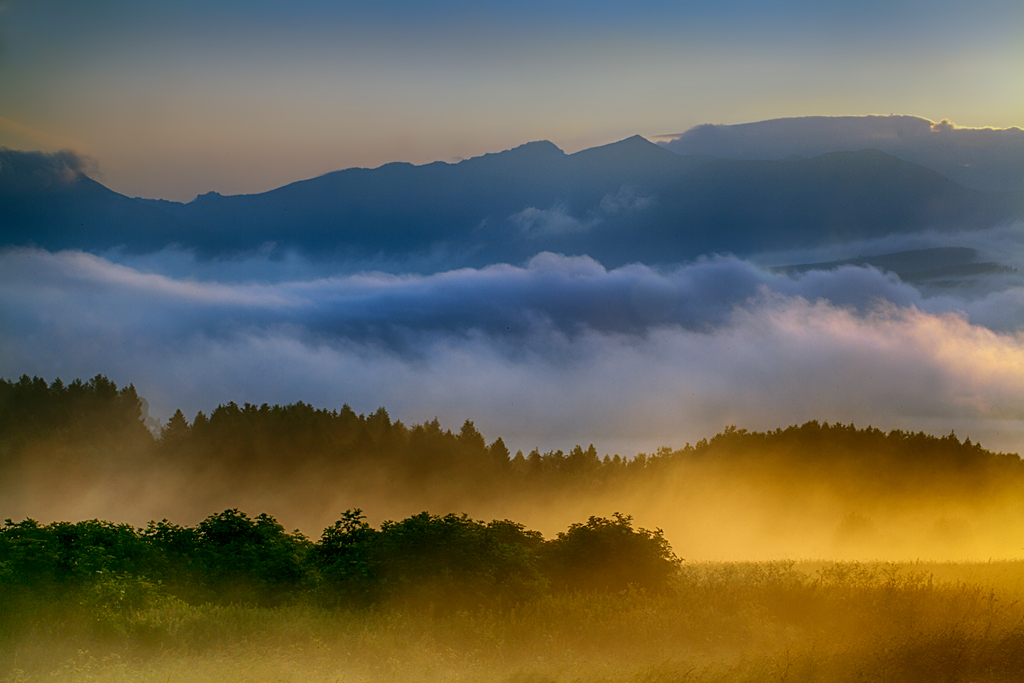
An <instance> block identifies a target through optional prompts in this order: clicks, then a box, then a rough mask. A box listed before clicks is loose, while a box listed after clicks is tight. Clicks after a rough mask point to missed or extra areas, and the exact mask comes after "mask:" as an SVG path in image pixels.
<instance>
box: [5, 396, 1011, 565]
mask: <svg viewBox="0 0 1024 683" xmlns="http://www.w3.org/2000/svg"><path fill="white" fill-rule="evenodd" d="M143 407H144V399H142V398H141V397H140V396H139V395H138V394H137V392H136V391H135V389H134V387H133V386H131V385H129V386H127V387H120V388H119V387H118V386H117V385H116V384H114V383H113V382H111V381H110V380H109V379H107V378H106V377H103V376H96V377H93V378H92V379H90V380H88V381H81V380H77V379H76V380H74V381H71V382H69V383H67V384H65V383H63V382H62V381H61V380H59V379H55V380H53V381H49V382H47V381H46V380H44V379H42V378H39V377H32V378H30V377H27V376H26V377H22V378H20V379H18V380H14V381H11V380H0V497H2V498H0V499H2V500H3V501H4V510H3V511H2V513H3V516H5V517H11V518H12V519H26V518H32V519H40V520H44V521H61V520H67V519H79V520H81V519H117V520H120V521H124V522H130V523H133V524H135V525H136V526H145V525H146V523H147V522H149V521H150V520H154V519H163V518H167V519H174V520H176V521H178V522H188V523H191V524H193V525H194V524H198V523H199V522H200V521H201V520H204V519H206V518H208V517H209V515H211V514H214V513H216V512H218V511H221V510H230V509H238V510H258V511H263V512H266V513H268V514H274V515H275V516H276V517H277V518H278V519H280V520H281V524H283V525H284V526H286V527H288V528H296V527H298V528H300V529H302V530H303V531H304V533H306V534H308V535H311V536H314V537H315V536H316V534H318V533H319V532H320V530H321V529H323V528H324V527H325V526H328V525H331V524H333V523H334V522H335V521H336V520H337V519H338V515H339V514H340V513H341V511H343V510H352V509H357V508H359V509H362V510H364V511H366V515H367V521H368V522H369V523H371V524H373V525H375V526H379V525H380V524H382V523H383V522H385V521H387V520H393V519H405V518H411V517H412V516H413V515H416V514H418V513H420V512H423V511H424V510H427V511H430V512H431V513H433V514H439V515H441V516H445V515H448V514H456V515H461V514H463V513H466V514H468V515H470V516H471V517H472V518H474V519H515V520H516V521H518V522H520V523H522V524H524V525H525V526H526V527H529V528H531V529H537V530H539V531H540V532H542V533H543V534H545V535H547V536H554V535H555V534H557V533H558V532H559V531H563V530H564V529H565V528H566V527H568V526H569V525H570V524H574V523H578V522H580V521H581V520H586V519H588V518H590V517H591V516H596V517H601V518H609V519H611V518H612V516H613V514H614V513H616V512H623V513H629V514H632V515H633V516H634V518H635V519H636V521H637V523H638V524H639V525H640V526H642V527H646V528H661V529H663V530H664V533H665V537H666V538H667V539H668V540H669V541H670V542H671V543H672V545H673V546H675V547H677V548H680V549H681V554H682V555H684V556H686V557H691V558H695V559H713V558H715V559H760V558H766V559H767V558H773V557H780V556H789V557H794V556H800V557H831V558H833V559H835V558H849V559H861V558H868V557H870V558H874V559H896V560H898V559H906V558H908V557H911V558H916V557H929V558H933V559H988V558H992V557H995V558H999V557H1013V556H1015V554H1016V553H1017V551H1018V549H1019V548H1020V547H1021V540H1020V539H1021V538H1022V533H1024V527H1022V526H1021V520H1022V519H1024V509H1022V506H1024V464H1022V461H1021V459H1020V458H1019V457H1018V456H1017V455H1016V454H1013V453H997V452H992V451H989V450H987V449H985V448H983V447H982V446H981V445H980V444H978V443H974V442H972V441H971V439H970V438H969V437H968V438H963V439H961V438H960V437H958V436H957V435H955V434H953V433H950V434H948V435H946V436H941V437H939V436H934V435H930V434H925V433H922V432H906V431H901V430H891V431H888V432H883V431H882V430H880V429H877V428H873V427H855V426H854V425H852V424H850V425H846V424H840V423H832V424H829V423H827V422H818V421H809V422H806V423H804V424H802V425H793V426H789V427H786V428H778V429H775V430H772V431H765V432H759V431H748V430H745V429H740V428H736V427H726V428H725V429H723V430H722V431H720V432H719V433H718V434H715V435H714V436H712V437H711V438H709V439H700V440H699V441H697V442H696V443H694V444H689V443H687V444H685V445H684V446H683V447H682V448H670V447H663V448H660V449H658V450H657V451H656V452H654V453H649V454H648V453H638V454H635V455H632V456H631V457H622V456H620V455H619V454H599V453H598V452H597V450H596V448H595V447H594V446H593V445H588V446H586V447H584V446H582V445H577V446H575V447H574V448H572V449H570V450H569V452H567V453H566V452H563V451H561V450H549V451H546V452H542V451H541V450H540V449H539V448H536V449H533V450H531V451H530V452H529V453H525V454H524V453H523V452H522V451H518V452H516V453H514V454H513V453H510V452H509V449H508V448H507V447H506V445H505V443H504V441H503V440H502V439H501V438H500V437H497V438H494V439H493V440H490V441H488V439H486V438H485V437H484V436H483V435H482V434H481V433H480V431H479V430H478V429H477V428H476V427H475V426H474V424H473V422H472V421H471V420H468V419H467V420H466V421H465V422H464V423H463V424H462V426H461V428H460V429H459V430H458V431H453V430H451V429H446V428H444V427H442V425H441V424H440V423H439V422H438V420H437V419H434V420H432V421H429V422H425V423H423V424H413V425H406V424H404V423H403V422H402V421H401V420H395V419H392V417H391V416H390V415H389V414H388V412H387V410H386V409H385V408H383V407H382V408H379V409H377V410H376V411H375V412H373V413H369V414H357V413H356V412H354V411H353V410H352V409H351V408H350V407H349V406H348V405H343V406H342V407H341V408H339V409H324V408H314V407H313V406H310V405H308V404H306V403H302V402H299V403H294V404H290V405H285V406H281V405H274V406H270V405H266V404H264V405H261V406H256V405H252V404H243V405H241V406H240V405H237V404H236V403H234V402H229V403H227V404H225V405H219V406H217V407H216V408H215V409H213V410H212V411H211V412H210V414H209V415H206V414H205V413H203V412H199V413H198V414H197V415H195V416H194V417H193V418H192V419H191V420H189V419H188V418H186V416H185V415H184V414H183V413H182V412H181V411H180V410H179V411H177V412H175V413H174V414H173V415H172V416H171V417H170V418H169V419H168V420H167V422H166V424H164V425H163V426H162V427H160V428H159V429H158V430H154V431H151V430H150V429H149V428H147V426H146V423H145V413H144V410H143Z"/></svg>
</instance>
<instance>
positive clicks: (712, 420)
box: [0, 250, 1024, 454]
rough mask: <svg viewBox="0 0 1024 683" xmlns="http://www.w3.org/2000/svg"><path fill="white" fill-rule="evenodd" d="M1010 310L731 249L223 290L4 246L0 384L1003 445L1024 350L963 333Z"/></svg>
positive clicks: (515, 420)
mask: <svg viewBox="0 0 1024 683" xmlns="http://www.w3.org/2000/svg"><path fill="white" fill-rule="evenodd" d="M1011 303H1012V304H1013V305H1014V306H1016V312H1015V313H1014V314H1013V315H1018V316H1021V320H1022V322H1024V289H1020V288H1011V289H1007V290H1004V291H1001V292H993V293H991V294H989V295H988V296H986V297H982V298H980V299H977V300H973V301H966V300H960V299H956V298H953V297H949V296H946V297H932V298H928V297H924V296H922V295H921V294H920V292H918V291H917V290H916V289H914V288H913V287H911V286H909V285H907V284H905V283H902V282H900V281H899V280H898V279H896V278H895V277H894V276H891V275H884V274H882V273H879V272H878V271H876V270H874V269H869V268H852V267H846V268H842V269H839V270H837V271H835V272H832V273H820V272H819V273H809V274H805V275H803V276H800V277H787V276H784V275H780V274H776V273H771V272H767V271H764V270H761V269H759V268H757V267H756V266H754V265H752V264H750V263H747V262H744V261H740V260H737V259H732V258H721V259H708V260H703V261H699V262H696V263H693V264H689V265H686V266H681V267H679V268H677V269H674V270H670V271H664V272H663V271H657V270H654V269H651V268H648V267H646V266H641V265H633V266H628V267H624V268H618V269H614V270H607V269H605V268H603V267H602V266H601V265H600V264H599V263H597V262H596V261H594V260H592V259H589V258H586V257H577V258H566V257H562V256H558V255H554V254H542V255H538V256H537V257H536V258H534V259H533V260H531V261H530V262H529V263H528V264H527V265H526V266H522V267H518V266H511V265H496V266H491V267H488V268H483V269H479V270H473V269H465V270H459V271H452V272H448V273H441V274H438V275H432V276H418V275H407V276H396V275H386V274H374V273H366V274H361V275H357V276H344V277H334V278H314V279H309V280H302V281H294V282H285V283H279V284H274V285H251V284H230V285H229V284H223V283H218V282H196V281H185V280H179V279H175V278H170V277H167V276H163V275H154V274H142V273H139V272H138V271H136V270H134V269H132V268H128V267H126V266H122V265H118V264H114V263H111V262H109V261H106V260H105V259H101V258H97V257H94V256H88V255H83V254H81V253H78V252H61V253H54V254H51V253H47V252H41V251H29V250H15V251H7V252H3V253H2V254H0V375H3V376H5V377H14V376H18V375H20V374H22V373H28V374H39V375H42V376H44V377H46V378H48V379H52V378H54V377H56V376H60V377H62V378H63V379H65V380H67V379H70V378H73V377H89V376H92V375H95V374H97V373H103V374H107V375H108V376H110V377H111V378H112V379H114V380H115V381H117V382H118V383H121V384H124V383H127V382H134V383H135V385H136V387H138V388H139V390H140V392H141V393H142V395H143V396H146V397H147V398H148V399H149V400H150V404H151V406H152V411H153V413H154V414H156V415H158V416H161V417H164V418H166V417H167V416H168V415H169V414H170V413H171V412H173V410H174V409H175V408H177V407H181V408H183V409H185V410H186V411H187V412H189V413H190V414H194V412H195V411H197V410H200V409H203V410H207V411H208V410H210V409H211V408H213V407H215V406H216V405H217V404H218V403H220V402H226V401H229V400H234V401H239V402H242V401H251V402H255V403H262V402H270V403H275V402H278V403H283V402H293V401H298V400H304V401H309V402H312V403H314V404H315V405H319V406H326V407H337V406H340V405H341V404H342V403H345V402H348V403H350V404H352V405H353V406H354V407H355V408H356V409H357V410H360V411H369V410H373V409H375V408H376V407H377V406H379V405H384V406H387V407H388V409H389V410H390V411H391V412H392V414H393V415H394V416H396V417H400V418H401V419H403V420H405V421H407V422H419V421H423V420H428V419H432V418H433V417H434V416H438V417H440V418H441V420H442V422H444V423H445V424H447V425H454V426H457V425H458V424H459V423H461V421H462V420H464V419H466V418H469V419H473V420H474V421H476V423H477V425H478V426H480V427H481V429H482V430H483V431H484V433H485V434H486V435H488V436H489V437H492V438H493V437H495V436H498V435H501V436H503V437H505V438H506V440H507V441H508V442H509V443H510V444H512V445H513V446H516V447H521V448H531V447H533V446H534V445H538V446H541V447H542V448H548V447H551V448H556V447H563V448H564V447H568V446H571V445H572V444H573V443H575V442H577V441H579V442H587V443H589V442H591V441H593V442H595V444H596V445H597V446H598V448H599V449H602V450H607V451H620V452H623V453H626V454H631V452H633V451H635V450H650V449H652V448H654V447H655V446H657V445H663V444H675V445H681V443H682V442H683V441H685V440H691V441H693V440H695V439H697V438H700V437H701V436H706V435H709V434H711V433H714V432H715V431H717V430H719V429H720V428H721V427H723V426H725V425H727V424H733V423H735V424H738V425H740V426H745V427H749V428H774V427H776V426H781V425H786V424H790V423H794V422H802V421H804V420H808V419H823V420H829V421H837V420H838V421H844V422H849V421H855V422H856V423H857V424H858V425H862V426H863V425H867V424H868V423H872V424H875V425H876V426H881V427H884V428H895V427H900V428H909V429H926V430H929V431H933V432H942V433H947V432H948V431H949V430H950V429H952V428H955V429H956V431H957V433H958V434H960V435H962V436H963V435H970V436H972V438H975V439H980V440H981V441H982V443H983V444H985V445H986V446H990V447H995V448H1001V449H1013V450H1016V449H1019V448H1020V447H1021V445H1020V438H1021V435H1022V433H1024V408H1022V406H1024V338H1022V336H1021V335H1020V333H1018V332H1015V331H1009V332H1007V331H1004V332H996V331H993V330H992V329H989V328H987V327H983V326H981V325H979V324H977V323H976V322H975V321H974V318H975V317H977V318H978V319H984V318H985V317H986V316H989V317H998V315H999V311H1000V310H1001V309H1004V308H1005V307H1006V306H1008V305H1010V304H1011ZM1003 327H1004V328H1005V327H1006V326H1005V324H1004V325H1003Z"/></svg>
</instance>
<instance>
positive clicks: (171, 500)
mask: <svg viewBox="0 0 1024 683" xmlns="http://www.w3.org/2000/svg"><path fill="white" fill-rule="evenodd" d="M0 390H2V392H0V393H2V394H3V396H2V397H5V399H4V401H3V402H2V405H3V406H6V407H5V410H4V411H2V412H0V417H2V418H3V420H2V427H3V429H2V430H0V437H2V438H0V456H2V458H0V473H2V474H3V475H4V476H3V479H2V480H0V493H3V495H4V498H3V500H5V501H6V502H5V506H6V510H7V511H14V510H21V511H29V512H31V511H33V510H38V511H41V512H42V513H43V514H39V515H38V518H40V519H42V520H43V521H36V520H35V519H33V518H32V516H31V515H28V514H26V515H23V516H22V517H21V519H20V521H16V520H13V519H8V520H7V521H6V522H5V523H4V524H3V525H2V526H0V680H3V681H46V680H59V681H154V682H160V683H166V682H169V681H252V682H254V683H255V682H263V681H267V682H269V681H296V682H304V681H366V682H367V683H370V682H377V681H423V682H424V683H432V682H435V681H436V682H443V681H467V682H476V681H479V682H481V683H482V682H491V681H499V682H503V681H507V682H509V683H542V682H556V681H557V682H562V681H565V682H571V681H580V682H584V681H585V682H591V681H594V682H604V681H606V682H608V683H614V682H618V681H622V682H626V681H638V682H640V681H642V682H658V681H666V682H669V681H723V682H724V681H730V682H731V681H827V682H832V681H839V682H843V681H850V682H854V681H856V682H858V683H862V682H866V681H872V682H874V681H878V682H880V683H881V682H887V681H892V682H914V681H922V682H925V681H927V682H929V683H931V682H934V681H963V682H965V683H966V682H974V683H977V682H981V681H1019V680H1020V679H1021V674H1022V672H1024V561H1022V560H1019V559H1016V558H1019V557H1021V553H1022V551H1024V543H1022V542H1021V538H1022V535H1021V521H1020V520H1021V519H1022V517H1021V509H1022V504H1021V500H1024V499H1022V498H1021V495H1020V493H1021V491H1022V490H1024V466H1022V465H1021V460H1020V458H1019V457H1018V456H1017V455H1016V454H1012V453H1011V454H1007V453H995V452H992V451H988V450H986V449H984V448H982V447H981V446H980V445H978V444H977V443H974V442H972V441H971V440H970V439H967V438H965V439H961V438H959V437H957V436H956V435H955V434H949V435H948V436H944V437H936V436H931V435H926V434H923V433H909V432H901V431H898V430H894V431H891V432H888V433H883V432H881V431H880V430H877V429H873V428H870V427H868V428H862V429H861V428H856V427H854V426H853V425H849V426H846V425H841V424H840V425H829V424H827V423H818V422H808V423H806V424H804V425H801V426H792V427H789V428H786V429H778V430H774V431H771V432H748V431H746V430H743V429H736V428H732V427H730V428H728V429H726V430H724V431H723V432H721V433H719V434H717V435H715V436H714V437H712V438H711V439H710V440H707V439H702V440H701V441H699V442H698V443H697V444H695V445H693V446H690V445H689V444H687V445H686V446H685V447H684V448H682V449H677V450H674V451H673V450H671V449H667V448H666V449H661V450H659V451H658V452H657V453H655V454H653V455H645V454H639V455H636V456H635V457H632V458H628V459H625V458H621V457H619V456H618V455H615V456H607V455H606V456H604V457H600V456H599V455H598V454H597V452H596V450H595V449H594V448H593V447H592V446H591V447H589V448H586V449H584V448H582V447H580V446H577V447H576V448H574V449H572V451H571V452H569V453H563V452H561V451H553V452H548V453H540V452H538V451H534V452H531V453H529V454H523V453H516V454H515V455H513V454H511V453H510V452H509V451H508V449H507V448H506V447H505V446H504V444H503V442H502V441H501V439H500V438H499V439H496V440H495V441H493V442H491V443H490V444H488V443H487V442H486V441H485V439H484V437H483V435H481V434H480V433H479V432H478V431H477V430H476V429H475V428H474V426H473V424H472V422H469V421H466V423H465V424H464V425H463V427H462V429H461V431H459V432H458V433H454V432H452V431H450V430H445V429H443V428H441V426H440V425H439V424H438V423H437V421H436V420H435V421H433V422H431V423H427V424H423V425H413V426H411V427H406V426H405V425H403V424H402V423H401V422H398V421H395V422H392V421H391V419H390V417H389V416H388V414H387V412H386V411H385V410H384V409H383V408H382V409H380V410H379V411H378V412H377V413H375V414H373V415H369V416H366V415H356V414H355V413H354V412H352V411H351V410H350V409H349V408H348V407H347V406H346V407H345V408H343V409H342V410H341V411H325V410H315V409H313V408H311V407H310V406H308V405H305V404H301V403H300V404H294V405H290V406H274V407H269V406H261V407H259V408H257V407H255V406H250V405H245V406H243V407H239V406H237V405H235V404H233V403H232V404H229V405H227V406H220V407H218V408H217V409H216V410H215V411H213V412H212V414H211V416H210V417H209V418H207V417H206V416H205V415H203V414H201V413H200V414H199V415H197V416H196V418H195V419H194V420H193V421H192V422H191V423H189V422H188V421H187V420H186V419H185V418H184V417H183V416H182V415H181V414H180V412H179V413H178V414H177V415H175V417H174V418H172V420H171V421H170V422H169V424H168V425H167V426H165V427H164V428H163V429H162V430H161V431H160V432H159V433H158V434H154V433H152V432H150V431H148V430H147V429H146V428H145V427H144V425H143V424H142V418H141V412H140V405H141V399H140V398H139V397H138V396H137V395H136V394H135V392H134V389H133V388H131V387H128V388H124V389H118V388H117V387H116V386H114V385H113V383H111V382H109V381H108V380H106V379H105V378H102V377H97V378H94V379H93V380H90V381H89V382H88V383H83V382H79V381H75V382H72V383H71V384H69V385H66V386H65V385H63V384H62V383H60V382H59V381H54V382H52V383H50V384H47V383H45V382H43V381H42V380H39V379H38V378H36V379H28V378H23V379H22V380H19V381H18V382H7V381H4V382H0ZM285 456H287V457H285ZM360 496H361V499H362V500H368V501H369V502H370V503H371V504H374V505H378V504H379V507H377V508H376V509H368V510H367V512H366V513H363V512H362V511H361V510H360V509H358V508H355V507H348V509H346V508H345V507H343V505H344V503H345V502H347V501H353V500H360V498H359V497H360ZM260 500H262V501H264V502H268V503H273V506H272V507H270V510H273V511H275V513H276V511H278V510H281V511H283V515H282V520H283V521H282V522H279V521H278V520H277V519H276V518H275V517H274V516H271V515H270V514H257V515H256V516H254V517H249V516H248V515H247V514H246V513H244V512H242V511H241V510H240V509H239V508H238V507H228V509H224V508H223V507H219V508H217V507H214V508H213V509H214V510H216V509H220V510H223V511H222V512H215V513H213V514H210V512H211V509H210V508H211V507H212V506H214V505H216V504H218V503H222V504H227V505H232V506H237V505H241V504H243V503H245V502H246V501H248V502H249V503H252V502H253V501H260ZM149 505H154V506H156V507H155V508H150V507H147V506H149ZM204 508H205V509H206V510H207V512H206V513H205V515H206V516H205V518H204V517H202V516H201V515H197V513H198V512H199V511H200V510H202V509H204ZM460 508H461V509H460ZM119 509H121V510H129V509H135V510H136V512H135V514H134V516H132V517H128V518H127V519H125V517H119V516H114V515H110V516H107V515H106V514H104V511H107V512H111V511H114V512H116V511H117V510H119ZM150 509H156V510H167V511H168V516H169V517H172V518H173V521H169V520H168V519H163V520H160V521H155V520H156V519H159V517H153V518H151V519H154V521H151V522H149V523H146V522H145V520H142V521H141V525H140V521H139V519H138V516H139V512H138V510H143V511H147V510H150ZM249 509H250V510H251V509H252V508H249ZM258 509H260V508H257V510H258ZM263 509H267V508H263ZM338 510H345V511H344V512H341V513H340V518H339V513H338ZM616 510H617V511H616ZM76 511H77V512H76ZM463 511H466V512H467V513H468V514H464V513H463ZM613 511H616V512H613ZM618 511H621V514H620V512H618ZM100 514H103V516H104V517H106V518H107V519H112V520H113V521H100V519H97V518H96V517H98V516H99V515H100ZM632 514H636V518H635V520H634V517H632V516H631V515H632ZM44 515H46V516H44ZM57 515H62V516H57ZM328 515H330V517H328ZM197 516H198V517H199V518H200V519H201V521H196V519H197ZM285 516H287V518H286V517H285ZM486 520H490V521H486ZM285 521H287V522H288V526H289V527H290V526H291V524H292V523H293V522H298V524H299V525H301V530H300V529H296V530H294V531H288V530H287V528H286V526H285V524H284V522H285ZM182 522H184V524H182ZM324 524H327V526H326V528H325V527H324ZM777 558H802V559H799V560H794V559H777ZM858 558H860V559H859V560H858ZM988 558H991V559H988ZM726 560H730V561H726Z"/></svg>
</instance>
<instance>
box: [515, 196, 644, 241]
mask: <svg viewBox="0 0 1024 683" xmlns="http://www.w3.org/2000/svg"><path fill="white" fill-rule="evenodd" d="M653 203H654V197H650V196H642V195H641V194H640V193H639V192H638V191H637V189H636V188H635V187H632V186H631V185H623V186H622V187H621V188H619V191H618V192H616V193H615V194H607V195H605V196H604V197H602V198H601V201H600V202H598V203H597V206H595V207H594V208H593V209H591V210H589V211H587V212H586V215H585V217H584V218H582V219H579V218H576V217H574V216H573V215H572V214H571V213H570V212H569V209H568V208H567V207H566V206H565V205H564V204H556V205H555V206H553V207H551V208H550V209H538V208H535V207H532V206H528V207H527V208H525V209H523V210H522V211H519V212H518V213H515V214H513V215H511V216H509V220H510V221H512V222H513V223H514V224H516V225H517V226H519V229H520V231H521V232H522V234H523V235H524V236H526V237H528V238H537V237H555V236H561V235H573V234H578V233H583V232H587V231H588V230H590V229H592V228H594V227H595V226H597V225H599V224H600V223H601V222H603V221H604V220H605V219H606V218H608V217H609V216H613V215H616V214H626V213H631V212H637V211H643V210H644V209H647V208H648V207H650V206H651V205H652V204H653Z"/></svg>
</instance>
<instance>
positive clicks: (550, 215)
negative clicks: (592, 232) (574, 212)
mask: <svg viewBox="0 0 1024 683" xmlns="http://www.w3.org/2000/svg"><path fill="white" fill-rule="evenodd" d="M509 220H511V221H512V222H513V223H515V224H516V225H517V226H519V229H520V231H521V232H522V233H523V234H524V235H525V236H527V237H550V236H552V235H572V234H575V233H580V232H586V231H587V230H589V229H590V228H591V227H592V225H593V223H591V222H589V221H588V222H583V221H581V220H579V219H577V218H574V217H573V216H571V215H570V214H569V211H568V209H566V207H565V206H563V205H560V204H556V205H555V206H553V207H551V208H550V209H538V208H535V207H532V206H528V207H526V208H525V209H523V210H522V211H520V212H518V213H515V214H512V215H511V216H509Z"/></svg>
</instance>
